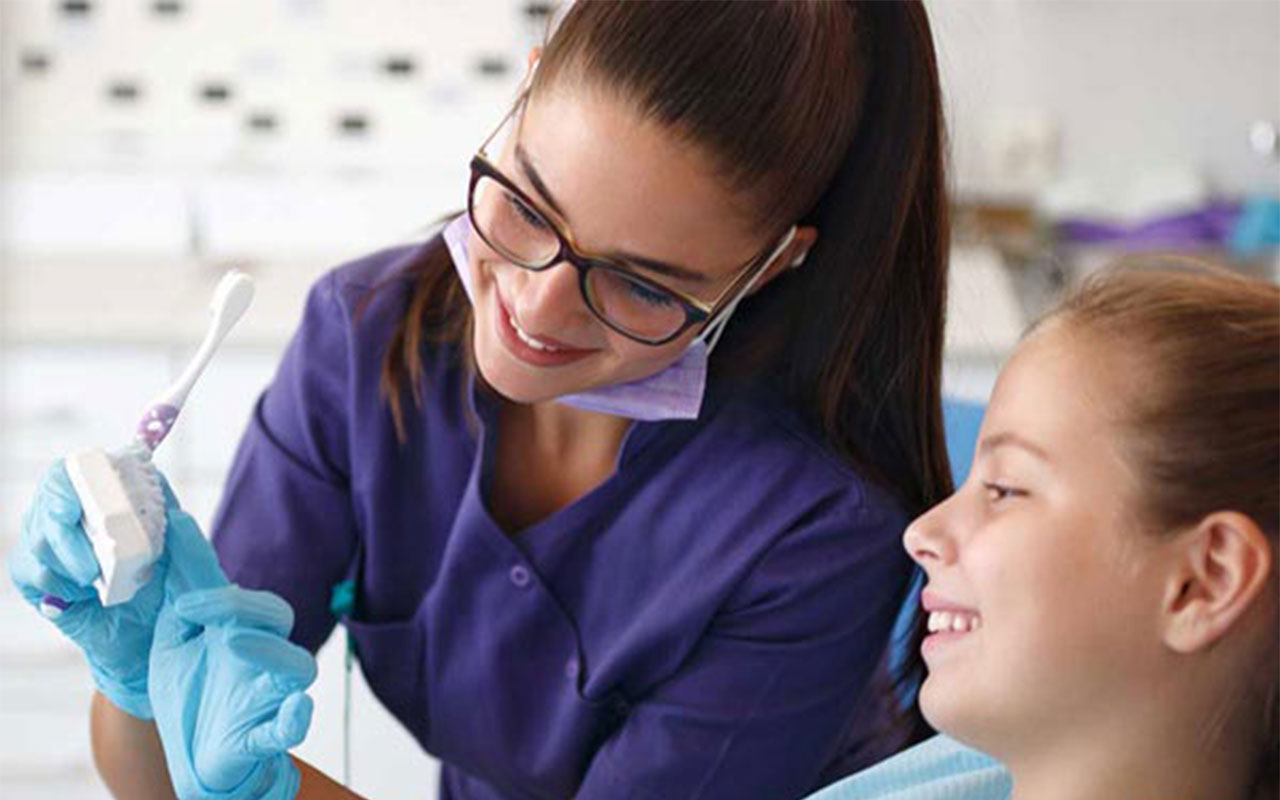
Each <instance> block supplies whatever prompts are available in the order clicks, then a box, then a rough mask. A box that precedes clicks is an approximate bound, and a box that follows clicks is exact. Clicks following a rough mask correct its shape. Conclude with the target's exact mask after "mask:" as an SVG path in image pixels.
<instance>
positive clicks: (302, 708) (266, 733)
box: [245, 692, 314, 758]
mask: <svg viewBox="0 0 1280 800" xmlns="http://www.w3.org/2000/svg"><path fill="white" fill-rule="evenodd" d="M313 708H314V704H313V703H312V701H311V698H310V697H308V696H307V695H306V694H304V693H302V692H294V693H292V694H290V695H288V696H287V697H285V699H284V702H282V703H281V704H280V710H279V711H278V712H277V713H276V715H275V716H274V717H272V718H271V719H269V720H267V721H266V722H263V723H262V724H261V725H259V726H257V727H256V728H253V729H252V730H250V731H249V733H248V735H247V736H246V737H245V750H246V751H247V752H248V754H249V755H250V756H252V757H254V758H270V757H271V756H274V755H276V754H277V753H283V752H286V751H288V750H290V749H292V748H294V747H297V746H298V745H300V744H302V740H303V739H305V738H307V729H308V728H309V727H311V712H312V709H313Z"/></svg>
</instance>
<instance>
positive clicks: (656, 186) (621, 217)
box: [507, 91, 763, 278]
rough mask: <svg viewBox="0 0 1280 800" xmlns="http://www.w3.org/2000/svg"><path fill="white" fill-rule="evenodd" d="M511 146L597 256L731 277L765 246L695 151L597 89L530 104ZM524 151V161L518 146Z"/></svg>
mask: <svg viewBox="0 0 1280 800" xmlns="http://www.w3.org/2000/svg"><path fill="white" fill-rule="evenodd" d="M517 130H518V133H517V135H516V136H514V137H512V140H511V141H510V142H509V143H508V147H507V152H508V155H509V156H511V157H510V158H508V159H507V163H508V168H509V169H514V170H515V171H516V173H517V174H516V175H514V176H513V177H515V178H516V179H517V180H520V181H521V182H522V183H524V184H525V185H528V182H527V181H526V179H527V178H528V177H529V176H528V175H527V174H525V173H526V167H527V168H529V169H531V170H532V171H533V172H534V173H536V175H537V179H538V180H539V182H540V183H541V184H542V185H543V188H544V189H545V190H546V191H547V192H549V193H550V194H551V195H552V198H544V197H535V199H538V200H540V201H543V202H549V201H550V200H552V199H554V205H555V206H558V207H559V208H560V209H561V211H562V220H563V221H564V222H565V223H566V224H567V225H568V226H569V227H570V228H571V229H572V231H573V234H574V236H575V238H576V239H577V240H578V242H579V243H580V244H581V245H582V246H583V247H584V248H586V249H589V250H592V251H627V252H631V253H635V254H637V255H640V256H644V257H647V258H652V259H656V260H660V261H666V262H669V263H674V264H681V265H687V266H688V267H689V268H690V269H692V270H696V271H698V272H703V273H710V277H712V278H717V277H723V276H724V275H726V274H728V273H732V272H733V271H734V270H735V269H736V268H738V267H740V266H741V265H742V263H743V262H745V261H746V260H747V259H750V258H751V257H752V256H753V255H755V253H757V252H758V251H759V249H760V248H761V247H762V246H763V245H762V242H763V237H762V233H763V232H761V231H758V230H756V229H754V228H753V227H752V226H751V225H750V224H749V223H748V222H747V221H746V219H745V215H744V214H743V213H742V208H741V204H742V202H743V198H742V197H741V196H739V195H737V194H735V193H734V192H732V191H730V190H729V189H728V188H727V187H726V186H725V184H724V182H723V181H722V180H721V179H720V178H719V177H718V176H717V175H716V174H715V172H714V170H713V169H712V168H711V165H710V161H709V160H708V159H706V158H705V157H703V155H702V153H701V152H700V151H699V150H698V149H697V148H695V147H693V146H692V145H690V144H688V143H687V142H685V141H682V140H681V139H680V138H679V137H678V136H676V135H674V133H672V132H671V131H669V130H667V129H664V128H663V127H661V126H660V125H659V124H657V123H655V122H653V121H651V120H645V119H643V118H642V117H641V116H640V115H639V114H638V113H637V112H636V111H635V110H634V109H633V108H632V107H630V106H629V105H627V104H625V103H622V102H620V101H618V100H614V99H612V98H610V97H609V96H608V95H605V94H602V93H599V92H586V93H581V94H570V93H568V92H554V91H553V92H549V93H546V94H544V95H541V96H536V97H534V98H532V99H531V100H530V101H529V103H528V104H527V105H526V108H525V110H524V112H523V113H522V114H521V115H520V119H519V120H518V129H517ZM517 142H518V144H519V147H520V150H521V152H520V153H519V156H520V158H516V157H515V156H516V155H517V154H516V153H515V152H514V151H515V144H516V143H517Z"/></svg>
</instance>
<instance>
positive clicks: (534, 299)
mask: <svg viewBox="0 0 1280 800" xmlns="http://www.w3.org/2000/svg"><path fill="white" fill-rule="evenodd" d="M512 306H514V308H513V309H512V310H513V311H515V314H516V318H517V319H519V320H520V323H521V325H525V326H527V327H528V329H529V331H530V332H531V333H537V332H543V333H551V332H552V331H556V330H561V329H563V328H565V327H568V326H573V325H577V324H581V321H582V319H583V318H589V317H590V315H591V312H590V311H589V310H588V309H587V307H586V304H585V303H584V302H583V300H582V291H581V290H580V289H579V288H578V271H577V270H576V269H574V267H573V265H572V264H569V263H568V262H565V261H561V262H560V263H558V264H553V265H551V266H549V267H547V268H546V269H543V270H540V271H537V272H534V271H532V270H529V271H526V273H525V275H524V280H523V281H522V282H521V284H520V288H519V290H518V291H517V293H516V296H515V297H514V298H513V299H512Z"/></svg>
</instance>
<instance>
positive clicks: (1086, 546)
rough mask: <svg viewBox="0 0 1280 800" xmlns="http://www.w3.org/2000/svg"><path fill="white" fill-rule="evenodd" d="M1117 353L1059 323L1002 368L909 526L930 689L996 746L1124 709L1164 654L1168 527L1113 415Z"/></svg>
mask: <svg viewBox="0 0 1280 800" xmlns="http://www.w3.org/2000/svg"><path fill="white" fill-rule="evenodd" d="M1118 361H1119V359H1118V358H1117V357H1116V356H1115V355H1113V354H1112V352H1111V351H1108V350H1107V349H1105V348H1101V347H1098V346H1097V345H1095V344H1092V343H1089V342H1088V341H1086V340H1085V339H1084V338H1083V337H1081V336H1079V335H1076V334H1073V332H1072V330H1071V329H1070V328H1069V327H1066V326H1064V325H1062V324H1061V323H1050V324H1049V325H1047V326H1046V327H1044V328H1042V329H1040V330H1039V331H1037V332H1036V333H1035V334H1034V335H1033V336H1031V338H1029V339H1028V340H1027V341H1026V342H1024V343H1023V344H1022V345H1021V346H1020V347H1019V348H1018V350H1017V352H1016V353H1015V354H1014V356H1013V358H1012V359H1011V361H1010V362H1009V364H1008V365H1007V366H1006V367H1005V369H1004V371H1003V372H1002V373H1001V375H1000V378H999V381H998V382H997V384H996V388H995V391H994V393H993V395H992V399H991V403H990V406H989V408H988V410H987V413H986V417H985V419H984V421H983V425H982V432H981V436H980V439H979V444H978V448H977V451H976V453H975V456H974V462H973V468H972V472H971V473H970V476H969V478H968V480H967V482H966V483H965V484H964V485H963V486H961V487H960V488H959V489H958V490H957V492H956V493H955V494H954V495H952V497H951V498H949V499H948V500H947V501H946V502H944V503H942V504H941V505H939V506H937V507H935V508H934V509H932V510H931V511H929V512H928V513H926V514H925V515H924V516H922V517H920V518H919V519H917V520H916V521H915V522H914V523H912V525H911V526H910V528H909V529H908V530H907V533H906V535H905V537H904V542H905V545H906V548H907V550H908V552H910V554H911V556H912V558H914V559H915V560H916V562H917V563H919V564H920V565H921V566H922V567H923V568H924V570H925V572H926V573H927V577H928V582H927V585H926V587H925V591H924V596H923V603H924V607H925V610H926V612H932V613H930V629H931V630H936V629H938V628H942V629H944V630H945V631H946V632H937V633H931V634H930V635H929V636H928V638H926V640H925V642H924V645H923V656H924V660H925V662H926V665H927V667H928V678H927V679H926V681H925V683H924V685H923V686H922V687H921V693H920V702H921V707H922V710H923V711H924V713H925V716H926V718H928V719H929V721H930V722H931V723H932V724H933V725H934V726H935V727H937V728H938V729H940V730H943V731H945V732H947V733H949V734H951V735H953V736H955V737H957V738H960V739H963V740H964V741H967V742H969V743H970V744H973V745H975V746H978V747H981V748H983V749H986V750H988V751H989V752H991V753H993V754H997V755H999V756H1000V757H1007V754H1010V753H1011V752H1016V751H1017V750H1018V748H1020V747H1023V746H1025V743H1026V741H1027V736H1026V734H1027V732H1029V731H1035V732H1036V737H1035V738H1036V740H1037V741H1040V742H1043V741H1045V740H1046V737H1047V736H1048V735H1050V734H1053V733H1059V734H1063V735H1070V733H1071V732H1072V731H1075V732H1077V733H1078V732H1079V731H1081V730H1086V729H1087V726H1088V725H1089V724H1090V723H1091V722H1095V721H1096V720H1097V718H1098V715H1108V714H1123V713H1124V707H1125V703H1126V702H1130V703H1132V702H1135V701H1134V699H1133V695H1134V694H1135V693H1132V692H1128V693H1126V687H1132V686H1134V685H1135V684H1134V683H1133V682H1134V681H1141V680H1148V681H1149V680H1150V679H1151V676H1152V674H1153V673H1155V671H1156V670H1155V669H1154V665H1155V664H1156V659H1158V658H1160V657H1161V656H1162V654H1163V649H1162V647H1161V645H1160V635H1159V630H1158V628H1157V621H1158V616H1159V606H1160V601H1161V592H1162V588H1163V586H1164V583H1163V582H1162V580H1161V577H1162V574H1163V568H1162V566H1161V564H1162V558H1161V556H1162V555H1163V553H1164V550H1163V549H1162V543H1161V540H1160V539H1159V538H1158V537H1156V536H1154V535H1152V534H1151V533H1149V532H1145V531H1143V530H1141V529H1140V526H1139V524H1138V523H1137V522H1136V521H1135V519H1134V515H1133V513H1132V509H1133V508H1134V505H1133V500H1132V498H1134V497H1135V486H1136V484H1135V478H1134V475H1133V474H1132V473H1131V471H1130V469H1129V468H1128V466H1127V464H1126V461H1125V459H1123V458H1122V457H1121V449H1120V448H1121V440H1120V434H1119V429H1118V427H1117V425H1116V423H1115V422H1114V420H1115V419H1116V414H1117V412H1118V411H1119V410H1120V404H1121V403H1122V402H1123V398H1122V396H1121V388H1122V387H1124V386H1126V381H1124V380H1123V377H1122V375H1121V369H1120V364H1119V363H1118Z"/></svg>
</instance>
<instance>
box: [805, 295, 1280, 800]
mask: <svg viewBox="0 0 1280 800" xmlns="http://www.w3.org/2000/svg"><path fill="white" fill-rule="evenodd" d="M1278 528H1280V289H1278V288H1277V287H1276V286H1274V285H1272V284H1270V283H1265V282H1262V281H1256V280H1249V279H1245V278H1241V277H1236V276H1232V275H1229V274H1226V273H1222V272H1216V271H1215V272H1204V271H1171V270H1157V271H1122V272H1118V273H1116V274H1114V275H1108V276H1106V277H1104V278H1103V279H1101V280H1097V281H1095V282H1093V283H1091V284H1089V285H1088V286H1087V287H1086V288H1085V289H1084V290H1083V291H1081V292H1080V293H1078V294H1076V295H1075V296H1074V297H1072V298H1071V299H1069V300H1068V301H1067V302H1066V303H1065V304H1064V305H1063V306H1062V307H1061V308H1060V309H1059V310H1058V311H1056V312H1055V313H1053V314H1052V315H1050V316H1049V317H1048V319H1046V320H1045V321H1044V322H1042V323H1041V324H1040V325H1038V326H1037V327H1036V328H1035V329H1034V330H1033V332H1032V333H1031V334H1030V335H1029V336H1028V337H1027V339H1026V340H1025V341H1024V342H1023V343H1022V345H1021V346H1020V347H1019V348H1018V350H1017V352H1016V353H1015V354H1014V356H1013V358H1012V359H1011V361H1010V362H1009V364H1008V365H1007V366H1006V367H1005V369H1004V371H1003V372H1002V374H1001V376H1000V379H999V381H998V383H997V385H996V389H995V392H994V394H993V396H992V400H991V404H990V407H989V409H988V411H987V414H986V418H985V419H984V421H983V425H982V433H981V437H980V439H979V444H978V449H977V454H976V456H975V458H974V462H973V471H972V473H971V474H970V477H969V479H968V481H967V482H966V483H965V485H964V486H962V487H960V489H959V490H958V491H957V492H956V494H954V495H953V496H952V497H951V498H950V499H948V500H947V501H946V502H945V503H943V504H942V505H940V506H938V507H936V508H934V509H933V510H931V511H930V512H929V513H927V514H925V515H924V516H923V517H921V518H919V519H917V520H916V521H915V522H914V523H912V525H911V527H910V528H909V529H908V531H907V533H906V536H905V537H904V542H905V544H906V548H907V551H908V552H909V553H910V554H911V556H912V558H913V559H915V561H916V562H917V563H919V564H920V566H921V567H923V568H924V570H925V572H926V573H927V577H928V582H927V584H926V586H925V588H924V592H923V596H922V601H923V602H922V604H923V607H924V611H925V612H927V613H928V617H929V624H928V627H929V630H930V631H931V632H932V633H931V634H930V635H929V637H928V638H927V639H926V640H925V642H924V646H923V652H924V658H925V661H926V663H927V665H928V678H927V679H926V680H925V682H924V684H923V686H922V688H921V692H920V702H921V706H922V708H923V710H924V713H925V716H926V717H927V718H928V720H929V721H930V722H932V723H933V724H934V725H935V726H936V727H937V728H938V729H939V730H941V731H944V732H946V733H947V734H950V735H951V736H953V737H955V739H958V740H960V741H961V742H964V743H966V744H968V745H972V746H973V747H975V748H979V749H980V750H982V751H985V752H986V753H988V754H990V755H992V756H994V757H995V758H997V759H999V760H1000V761H1001V762H1003V763H1004V765H1005V766H1007V769H1008V773H1007V774H1005V773H1004V772H1003V770H1001V769H999V767H998V765H996V764H995V763H994V762H992V761H991V760H990V759H987V758H985V757H983V756H981V755H980V754H978V753H975V752H973V751H967V750H966V749H965V748H961V747H959V746H958V745H956V744H955V743H954V742H951V741H949V740H946V739H938V740H932V741H930V742H927V743H925V744H923V745H921V746H920V747H919V748H916V749H914V750H910V751H907V752H905V753H903V754H902V755H900V756H898V757H896V758H894V759H892V760H890V761H888V762H886V763H884V764H881V765H879V766H877V767H875V768H873V769H871V770H868V771H866V772H864V773H861V774H859V775H856V776H854V777H852V778H850V779H848V780H847V781H845V782H843V783H840V784H836V785H835V786H833V787H830V788H829V789H827V790H826V791H823V792H820V793H819V794H818V795H815V796H814V797H813V798H812V800H819V798H820V799H821V800H859V799H860V798H887V797H895V798H896V797H902V798H925V797H928V798H939V800H941V799H942V798H957V799H959V798H971V799H972V800H977V799H978V798H983V799H984V800H986V799H988V798H990V799H992V800H994V799H996V798H1000V799H1001V800H1002V799H1003V798H1006V797H1008V796H1009V792H1010V777H1011V778H1012V794H1013V797H1015V798H1019V799H1021V798H1034V799H1035V800H1054V799H1055V798H1072V800H1091V799H1092V798H1121V797H1124V798H1128V797H1132V798H1179V800H1197V799H1203V800H1250V799H1252V798H1259V799H1260V798H1268V799H1270V798H1275V797H1276V783H1277V755H1278V754H1280V739H1278V735H1277V719H1278V717H1280V714H1278V709H1277V681H1278V680H1280V678H1278V672H1280V664H1278V660H1280V641H1278V638H1277V622H1278V617H1277V604H1278V603H1277V579H1276V548H1277V529H1278Z"/></svg>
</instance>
